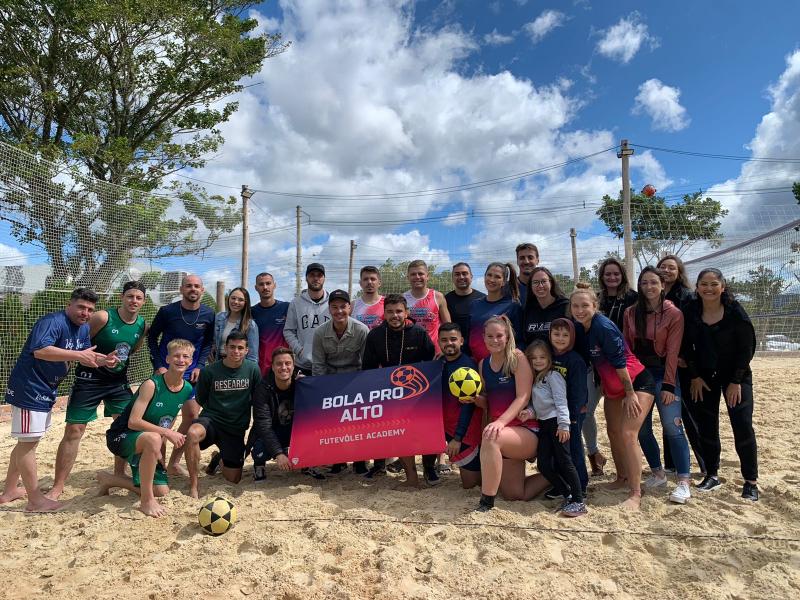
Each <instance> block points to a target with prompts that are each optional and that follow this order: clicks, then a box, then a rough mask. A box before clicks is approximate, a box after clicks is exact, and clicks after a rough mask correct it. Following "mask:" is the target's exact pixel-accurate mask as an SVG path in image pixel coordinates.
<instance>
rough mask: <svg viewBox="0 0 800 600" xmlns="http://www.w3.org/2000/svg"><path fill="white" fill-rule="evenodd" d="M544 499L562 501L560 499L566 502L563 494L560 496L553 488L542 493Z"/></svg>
mask: <svg viewBox="0 0 800 600" xmlns="http://www.w3.org/2000/svg"><path fill="white" fill-rule="evenodd" d="M544 497H545V498H547V499H548V500H562V499H563V500H566V499H567V498H565V497H564V494H562V493H560V492H559V491H558V490H556V488H555V487H551V488H550V489H549V490H547V491H546V492H545V493H544Z"/></svg>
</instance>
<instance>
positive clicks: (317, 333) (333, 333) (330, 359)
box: [311, 290, 369, 474]
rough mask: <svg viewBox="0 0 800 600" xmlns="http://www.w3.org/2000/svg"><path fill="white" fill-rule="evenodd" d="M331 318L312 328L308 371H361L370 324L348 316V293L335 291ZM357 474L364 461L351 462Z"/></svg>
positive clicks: (341, 465)
mask: <svg viewBox="0 0 800 600" xmlns="http://www.w3.org/2000/svg"><path fill="white" fill-rule="evenodd" d="M328 310H329V312H330V315H331V320H330V321H327V322H326V323H323V324H322V325H320V326H319V327H317V328H316V329H315V330H314V349H313V352H312V366H311V371H312V374H313V375H333V374H334V373H348V372H350V371H360V370H361V359H362V358H363V356H364V344H365V343H366V341H367V334H368V333H369V327H367V326H366V325H364V324H363V323H362V322H361V321H358V320H357V319H354V318H352V317H351V316H350V310H351V306H350V294H348V293H347V292H345V291H344V290H334V291H332V292H331V293H330V295H329V296H328ZM345 468H346V465H345V464H344V463H339V464H335V465H333V466H332V467H331V469H330V473H331V474H336V473H340V472H341V471H343V470H344V469H345ZM353 470H354V471H355V472H356V473H359V474H364V473H366V472H367V467H366V465H365V464H364V462H363V461H360V462H356V463H353Z"/></svg>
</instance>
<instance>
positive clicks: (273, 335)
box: [251, 273, 289, 376]
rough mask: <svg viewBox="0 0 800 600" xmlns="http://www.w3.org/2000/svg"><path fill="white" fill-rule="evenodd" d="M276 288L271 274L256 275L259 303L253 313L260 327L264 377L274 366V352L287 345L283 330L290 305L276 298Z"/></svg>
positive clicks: (259, 347) (254, 306)
mask: <svg viewBox="0 0 800 600" xmlns="http://www.w3.org/2000/svg"><path fill="white" fill-rule="evenodd" d="M276 287H277V284H276V283H275V278H274V277H273V276H272V274H271V273H259V274H258V275H256V291H257V292H258V297H259V302H258V304H255V305H253V307H252V309H251V312H252V315H253V321H255V323H256V325H257V326H258V366H259V367H260V368H261V375H262V376H264V375H266V374H267V371H269V369H270V367H271V365H272V352H273V350H275V348H279V347H285V346H286V345H287V344H286V340H285V339H284V338H283V328H284V327H285V326H286V312H287V311H288V310H289V303H288V302H282V301H280V300H278V299H277V298H275V288H276Z"/></svg>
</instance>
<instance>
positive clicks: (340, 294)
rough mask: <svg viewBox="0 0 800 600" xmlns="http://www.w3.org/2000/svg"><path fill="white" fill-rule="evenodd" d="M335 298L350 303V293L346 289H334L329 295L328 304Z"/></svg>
mask: <svg viewBox="0 0 800 600" xmlns="http://www.w3.org/2000/svg"><path fill="white" fill-rule="evenodd" d="M334 300H344V301H345V302H347V303H348V304H350V294H348V293H347V292H345V291H344V290H333V291H332V292H331V293H330V294H329V295H328V304H330V303H331V302H333V301H334Z"/></svg>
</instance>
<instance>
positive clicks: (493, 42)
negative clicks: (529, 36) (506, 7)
mask: <svg viewBox="0 0 800 600" xmlns="http://www.w3.org/2000/svg"><path fill="white" fill-rule="evenodd" d="M513 41H514V36H513V35H505V34H503V33H500V32H499V31H497V28H496V27H495V28H494V29H492V31H491V33H487V34H486V35H484V36H483V43H484V44H487V45H488V46H502V45H504V44H510V43H511V42H513Z"/></svg>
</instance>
